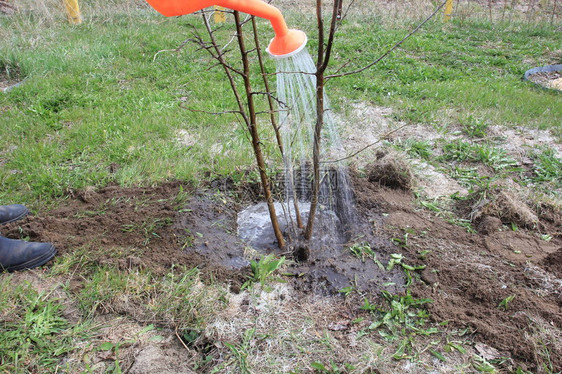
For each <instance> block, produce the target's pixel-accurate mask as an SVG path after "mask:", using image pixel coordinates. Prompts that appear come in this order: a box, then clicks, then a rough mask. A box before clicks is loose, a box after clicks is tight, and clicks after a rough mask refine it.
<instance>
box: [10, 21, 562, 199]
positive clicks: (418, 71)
mask: <svg viewBox="0 0 562 374" xmlns="http://www.w3.org/2000/svg"><path fill="white" fill-rule="evenodd" d="M291 17H292V19H296V20H295V21H294V22H295V23H297V25H296V26H300V27H302V28H303V29H305V30H306V31H307V32H309V33H310V39H311V40H310V45H309V49H310V50H311V51H313V49H314V44H315V39H314V31H313V30H312V25H311V24H309V23H305V22H310V20H309V19H306V18H303V17H302V16H300V17H299V16H298V15H294V14H292V15H291ZM354 17H355V18H354ZM299 18H300V21H299ZM371 21H376V19H370V18H369V17H361V18H359V17H358V16H352V17H350V18H349V19H348V20H346V21H344V22H343V24H342V26H341V32H340V33H339V35H338V39H337V41H336V45H335V51H336V52H337V54H336V55H335V58H334V60H333V64H332V66H333V69H335V68H336V67H338V66H339V65H340V64H341V63H344V62H345V61H347V59H352V60H353V62H352V63H351V64H350V65H349V66H347V67H346V69H352V68H354V67H358V66H361V65H363V64H365V63H367V62H369V61H371V60H372V59H374V58H375V57H377V56H378V55H380V54H381V52H383V51H384V50H385V49H386V48H387V47H388V46H390V45H392V44H393V43H394V42H395V41H396V40H398V39H399V38H401V37H402V36H403V35H404V34H405V33H406V32H407V30H408V29H409V27H410V26H411V24H413V22H414V21H412V23H410V24H408V22H401V23H397V24H395V25H394V26H393V27H391V28H388V27H383V26H382V24H381V23H379V22H371ZM299 22H300V23H301V24H300V25H299V24H298V23H299ZM188 23H193V24H194V25H196V26H197V27H198V28H199V29H200V30H201V21H200V20H199V19H198V18H196V17H195V16H189V17H183V18H179V19H164V18H161V17H159V16H157V15H154V14H152V13H150V12H146V11H138V12H137V13H135V12H134V11H132V12H130V13H128V14H126V15H123V14H117V15H113V16H111V15H107V16H104V17H99V18H96V17H94V18H92V19H90V21H89V22H86V23H85V24H83V25H81V26H78V27H71V26H68V25H66V24H65V23H64V22H55V23H54V24H52V25H50V27H49V28H48V29H47V30H45V29H43V28H41V27H39V26H36V25H35V24H33V23H32V22H29V20H27V19H19V18H18V17H13V18H8V17H4V18H1V19H0V27H2V28H3V29H5V30H12V31H3V33H5V34H6V35H7V38H6V40H7V41H8V43H3V44H1V45H0V56H2V57H1V58H0V60H1V61H0V63H2V64H3V65H9V66H12V67H14V69H16V68H17V69H19V71H20V72H21V74H22V76H25V77H27V78H28V79H27V81H26V83H25V85H23V86H21V87H19V88H17V89H15V90H13V91H12V92H11V93H10V94H4V95H0V111H1V113H2V117H3V123H5V124H6V126H2V128H0V150H1V153H0V162H1V163H2V168H1V169H0V181H1V182H2V185H3V186H4V188H3V189H2V190H1V191H0V203H7V202H11V201H16V200H18V201H24V202H28V203H33V202H38V201H39V200H41V201H42V202H47V203H48V202H49V201H51V199H52V198H59V197H63V196H65V195H66V194H67V193H68V191H69V190H72V189H79V188H83V187H85V186H90V185H93V186H102V185H106V184H108V183H110V182H117V183H119V184H123V185H132V184H146V183H152V182H157V181H162V180H166V179H182V180H190V181H195V182H196V181H199V180H201V178H202V177H203V176H204V175H209V173H210V174H211V175H212V174H216V173H218V174H222V175H228V174H232V173H236V171H237V170H239V169H240V168H248V167H251V166H252V165H253V163H254V161H253V155H252V152H251V148H250V146H249V142H248V136H247V134H246V130H245V129H244V128H243V126H242V125H241V123H240V121H239V120H237V118H236V117H235V116H234V115H231V114H227V115H221V116H212V115H208V114H205V113H200V112H192V111H189V110H185V109H181V108H180V104H182V105H183V106H185V107H189V108H194V109H200V110H206V111H212V112H217V111H219V112H220V111H224V110H230V109H233V108H234V107H235V102H234V100H233V97H232V94H231V93H230V89H229V87H228V84H227V82H226V79H225V78H224V75H223V72H222V71H221V70H220V69H217V68H215V69H211V70H208V69H209V68H210V67H211V66H212V62H211V61H209V59H208V56H206V54H205V52H204V51H197V50H196V46H194V45H191V44H187V45H186V47H185V48H184V49H182V50H181V51H180V52H178V53H174V52H162V53H159V54H158V56H157V57H156V58H155V55H156V53H157V52H158V51H160V50H164V49H173V48H175V47H176V46H178V45H179V44H180V43H181V42H182V41H183V40H185V39H186V38H188V37H189V36H190V29H189V27H188V26H187V25H188ZM260 28H261V29H262V30H263V34H264V37H263V39H264V40H262V44H263V45H265V44H266V39H268V37H269V35H270V33H271V31H270V29H269V26H268V25H267V24H265V22H260ZM229 32H231V29H230V25H229V24H227V26H226V28H225V29H224V30H221V32H219V33H218V37H219V38H222V39H224V40H225V42H226V41H227V40H228V38H229V35H230V34H229ZM266 36H267V37H266ZM561 48H562V43H560V39H559V38H558V33H557V32H556V28H555V27H554V26H553V27H549V25H542V26H541V25H537V24H528V25H527V24H523V23H515V22H514V23H513V24H511V25H496V26H492V25H491V24H490V23H489V22H486V21H470V20H468V21H466V20H465V21H464V22H462V24H461V22H460V21H458V22H451V23H449V24H447V25H443V24H442V23H441V22H439V21H436V22H430V23H429V24H427V25H426V26H425V27H424V29H422V30H421V31H420V32H419V33H418V34H416V35H414V36H413V37H412V38H410V39H409V40H408V41H406V42H405V43H404V44H403V45H402V46H401V47H400V49H399V50H397V51H395V52H394V53H393V54H392V55H391V56H389V57H388V58H386V59H385V60H383V61H382V62H381V63H380V64H378V65H376V66H375V67H374V68H372V69H370V70H368V71H366V72H364V73H363V74H360V75H354V76H348V77H344V78H338V79H334V80H331V81H330V83H329V85H328V94H329V95H330V96H331V97H332V98H333V99H334V100H333V102H334V105H335V107H336V109H337V110H342V111H345V107H343V100H349V99H351V100H368V101H370V102H374V103H376V104H379V105H385V106H390V107H393V108H394V109H395V112H394V113H395V114H394V115H395V117H396V118H397V119H399V120H404V121H410V122H422V123H427V124H431V125H433V126H436V127H439V128H446V127H447V126H449V125H451V124H457V123H458V124H461V125H462V126H464V129H465V131H466V132H467V133H468V134H469V135H470V136H473V137H482V136H483V135H484V133H485V129H486V127H487V125H488V124H490V123H493V124H500V125H506V126H524V127H536V128H542V129H551V130H552V131H553V132H554V133H555V135H556V136H558V137H560V136H561V135H562V133H561V131H562V130H561V128H560V126H559V123H560V118H562V107H561V106H560V105H558V104H559V100H560V95H557V94H556V93H553V92H548V91H545V90H539V89H536V88H535V87H533V86H532V85H530V84H528V83H527V82H523V81H522V80H521V76H522V74H523V72H524V71H525V70H527V69H528V68H530V67H532V66H531V65H542V64H546V63H555V62H560V61H555V60H554V59H556V58H559V55H556V53H555V51H557V50H560V49H561ZM556 56H558V57H556ZM235 60H236V59H235ZM235 60H233V61H235ZM529 61H533V63H530V62H529ZM267 67H268V69H269V70H270V71H273V70H274V62H273V61H270V60H268V61H267ZM255 68H257V67H255ZM346 69H344V70H346ZM255 78H256V84H257V81H258V80H259V79H258V78H259V76H256V77H255ZM263 121H264V126H262V130H264V131H265V134H264V136H263V142H264V144H265V148H266V151H268V154H269V159H270V160H271V161H270V163H273V162H274V161H275V160H278V156H277V155H276V154H275V152H274V149H275V147H274V140H273V138H272V137H271V136H270V135H271V132H270V131H269V130H268V126H265V124H266V118H265V117H264V118H263ZM179 129H183V130H186V131H187V132H188V133H189V134H190V135H193V137H194V139H195V141H194V144H193V145H192V146H190V147H184V146H181V145H180V144H179V143H178V141H176V137H177V135H176V133H177V131H178V130H179ZM410 150H411V152H414V153H419V154H420V156H422V157H424V158H425V157H428V151H427V147H426V145H424V144H417V145H412V147H411V148H410Z"/></svg>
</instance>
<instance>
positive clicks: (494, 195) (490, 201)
mask: <svg viewBox="0 0 562 374" xmlns="http://www.w3.org/2000/svg"><path fill="white" fill-rule="evenodd" d="M469 204H470V209H469V210H470V212H469V213H468V214H465V215H466V216H467V218H469V219H470V220H471V221H473V222H476V223H477V225H478V227H482V229H483V231H484V233H486V232H487V231H490V230H488V229H487V226H489V223H490V222H491V221H490V218H489V217H495V218H498V219H500V220H501V222H503V223H504V224H506V225H509V224H516V225H517V226H519V227H526V228H530V229H535V228H537V227H538V224H539V218H538V217H537V215H536V214H535V213H534V212H533V211H531V209H529V207H528V206H527V205H526V204H525V203H524V202H522V201H520V200H519V199H518V198H517V197H516V196H515V195H514V194H512V193H510V192H508V191H505V190H503V189H500V188H497V189H495V190H492V191H489V192H488V193H487V194H486V196H485V197H482V196H479V195H478V194H476V195H475V196H473V199H472V201H471V200H469ZM463 206H465V207H466V202H460V203H459V207H461V210H465V211H466V208H463ZM495 222H496V224H497V221H495ZM494 231H495V230H494Z"/></svg>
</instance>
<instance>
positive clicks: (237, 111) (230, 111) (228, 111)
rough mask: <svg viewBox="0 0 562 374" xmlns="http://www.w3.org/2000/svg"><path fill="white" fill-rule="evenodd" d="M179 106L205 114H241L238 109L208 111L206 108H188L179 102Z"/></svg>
mask: <svg viewBox="0 0 562 374" xmlns="http://www.w3.org/2000/svg"><path fill="white" fill-rule="evenodd" d="M179 106H180V108H182V109H185V110H189V111H190V112H195V113H205V114H212V115H220V114H242V113H241V112H240V111H239V110H224V111H222V112H209V111H206V110H201V109H194V108H190V107H187V106H185V105H184V104H183V103H180V105H179Z"/></svg>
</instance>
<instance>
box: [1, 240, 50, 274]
mask: <svg viewBox="0 0 562 374" xmlns="http://www.w3.org/2000/svg"><path fill="white" fill-rule="evenodd" d="M56 253H57V250H56V248H55V247H54V246H53V245H52V244H50V243H32V242H26V241H23V240H14V239H8V238H4V237H2V236H0V271H2V270H5V271H14V270H24V269H33V268H35V267H37V266H41V265H43V264H44V263H46V262H47V261H49V260H50V259H51V258H53V257H54V256H55V254H56Z"/></svg>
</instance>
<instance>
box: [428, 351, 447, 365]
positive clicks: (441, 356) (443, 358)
mask: <svg viewBox="0 0 562 374" xmlns="http://www.w3.org/2000/svg"><path fill="white" fill-rule="evenodd" d="M429 352H430V353H431V354H432V355H434V356H435V357H437V358H438V359H439V360H441V361H443V362H445V361H447V359H446V358H445V356H443V355H442V354H441V353H439V352H437V351H434V350H433V349H430V350H429Z"/></svg>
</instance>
